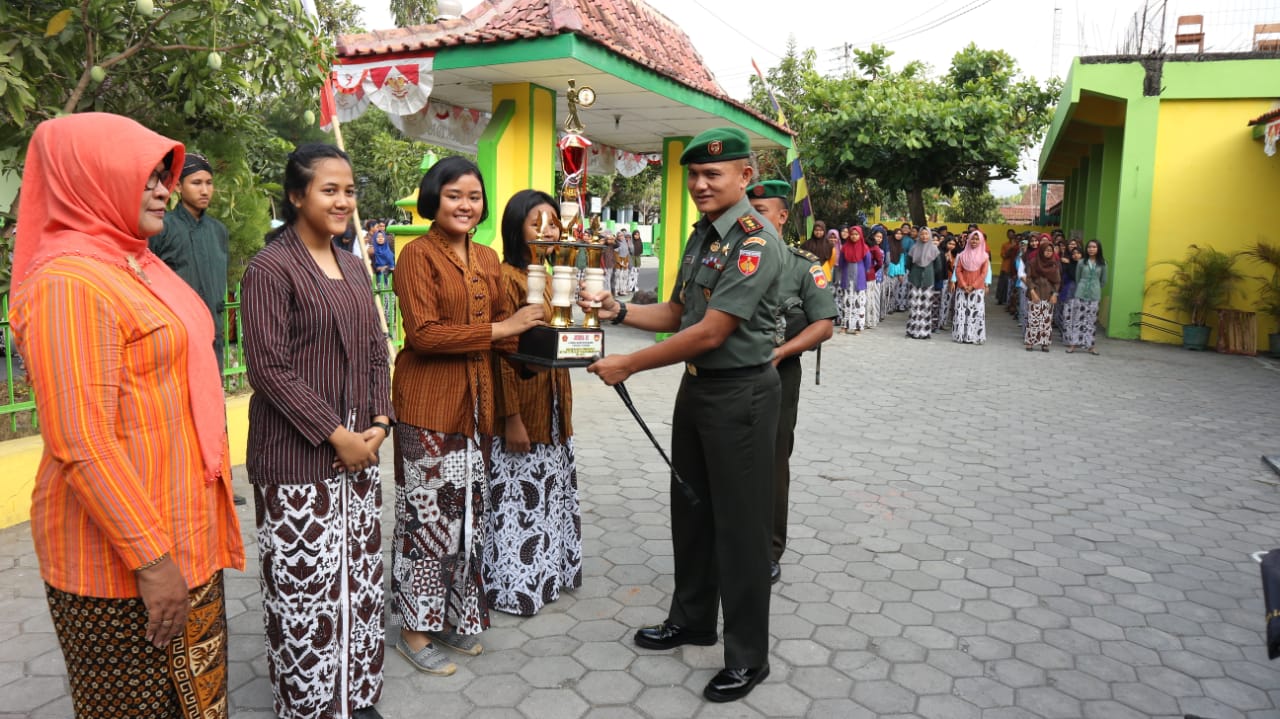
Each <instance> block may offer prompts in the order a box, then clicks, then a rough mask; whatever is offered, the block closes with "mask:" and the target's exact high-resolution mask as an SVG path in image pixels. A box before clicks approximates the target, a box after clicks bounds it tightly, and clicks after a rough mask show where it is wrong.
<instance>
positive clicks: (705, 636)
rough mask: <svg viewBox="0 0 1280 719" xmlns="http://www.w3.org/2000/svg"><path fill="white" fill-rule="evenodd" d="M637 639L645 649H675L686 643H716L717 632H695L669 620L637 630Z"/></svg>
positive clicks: (708, 644)
mask: <svg viewBox="0 0 1280 719" xmlns="http://www.w3.org/2000/svg"><path fill="white" fill-rule="evenodd" d="M635 641H636V646H638V647H644V648H645V649H675V648H676V647H679V646H683V645H685V644H697V645H700V646H704V647H707V646H711V645H712V644H715V643H716V633H715V632H695V631H693V630H691V629H685V628H684V627H682V626H680V625H679V624H672V623H671V622H669V621H667V622H663V623H661V624H655V625H653V626H652V627H645V628H643V629H640V630H637V631H636V637H635Z"/></svg>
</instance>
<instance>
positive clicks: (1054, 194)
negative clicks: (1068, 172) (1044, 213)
mask: <svg viewBox="0 0 1280 719" xmlns="http://www.w3.org/2000/svg"><path fill="white" fill-rule="evenodd" d="M1041 187H1044V185H1041V184H1040V183H1039V182H1034V183H1032V184H1030V185H1028V186H1027V189H1025V190H1023V191H1022V200H1021V201H1020V202H1019V203H1018V204H1019V205H1032V206H1034V207H1035V208H1036V210H1037V211H1039V209H1040V188H1041ZM1063 190H1064V188H1063V185H1062V183H1060V182H1055V183H1052V184H1050V185H1049V197H1048V198H1047V200H1046V202H1045V203H1044V204H1045V207H1046V208H1047V207H1052V206H1053V205H1055V204H1057V203H1059V202H1062V194H1063Z"/></svg>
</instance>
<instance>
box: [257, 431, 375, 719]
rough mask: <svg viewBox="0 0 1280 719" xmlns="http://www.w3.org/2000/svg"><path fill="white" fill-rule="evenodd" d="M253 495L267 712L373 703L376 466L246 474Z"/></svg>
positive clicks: (345, 710) (314, 713)
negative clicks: (294, 477)
mask: <svg viewBox="0 0 1280 719" xmlns="http://www.w3.org/2000/svg"><path fill="white" fill-rule="evenodd" d="M396 432H397V433H399V432H400V430H399V429H397V430H396ZM253 499H254V508H255V512H256V518H257V526H258V551H259V553H260V555H261V557H260V560H259V561H260V565H261V571H262V578H261V584H262V612H263V623H264V624H265V625H266V634H267V669H268V674H269V679H270V682H271V693H272V699H273V704H274V707H275V713H276V716H278V717H281V718H282V719H329V718H330V717H340V716H350V715H351V713H352V712H353V711H355V710H357V709H363V708H365V707H370V706H373V705H374V704H375V703H377V701H378V699H379V698H380V697H381V695H382V663H383V658H384V656H385V651H386V646H385V645H386V641H385V638H386V626H385V624H386V622H385V614H384V612H385V602H384V597H383V589H382V582H383V565H382V523H381V514H382V482H381V480H380V477H379V472H378V468H377V467H371V468H369V469H367V470H365V471H363V472H358V473H346V472H343V473H341V474H338V475H337V476H335V477H332V478H330V479H326V480H323V481H320V482H309V483H306V484H255V485H254V487H253Z"/></svg>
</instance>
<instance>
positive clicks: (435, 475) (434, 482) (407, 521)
mask: <svg viewBox="0 0 1280 719" xmlns="http://www.w3.org/2000/svg"><path fill="white" fill-rule="evenodd" d="M395 440H396V458H395V462H396V528H395V534H394V538H393V540H392V542H393V544H392V547H391V593H392V602H391V613H392V617H393V619H397V620H399V621H400V622H402V623H403V625H404V627H405V628H406V629H409V630H412V631H418V632H438V631H442V630H444V629H446V628H453V629H456V630H457V632H458V633H459V634H479V633H480V632H482V631H484V630H485V629H486V628H488V626H489V608H488V605H487V604H486V603H485V599H484V591H483V587H484V585H483V580H482V579H481V568H480V563H481V561H482V559H483V556H484V542H485V538H484V534H485V515H486V514H487V513H488V511H489V508H488V494H489V493H488V487H487V485H488V477H489V452H490V449H491V446H492V440H491V439H490V438H489V437H486V436H482V435H477V436H475V437H467V436H466V435H462V434H446V433H444V432H434V431H432V430H429V429H423V428H421V427H414V426H413V425H409V424H405V423H404V422H400V423H399V424H397V425H396V431H395Z"/></svg>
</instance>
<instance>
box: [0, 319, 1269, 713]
mask: <svg viewBox="0 0 1280 719" xmlns="http://www.w3.org/2000/svg"><path fill="white" fill-rule="evenodd" d="M903 319H904V315H902V314H897V315H893V316H892V317H890V319H889V321H888V323H887V324H886V325H882V326H881V327H880V328H878V329H876V330H872V331H869V332H864V333H863V334H862V335H861V336H857V337H853V336H848V337H846V336H837V337H835V338H833V340H832V341H831V342H829V343H828V344H827V346H826V348H825V349H824V351H823V371H822V384H821V386H815V385H814V382H813V380H814V371H813V360H814V358H813V355H812V354H810V355H808V356H807V357H806V358H805V360H804V362H805V384H804V388H803V395H802V409H801V415H800V424H799V427H798V428H797V442H796V445H797V450H796V456H795V458H794V460H793V462H792V466H793V472H794V480H793V481H794V486H793V488H792V506H791V541H790V546H789V549H788V551H787V554H786V556H785V557H784V561H783V579H782V582H781V583H780V584H779V585H777V586H776V588H775V592H774V595H773V603H772V619H771V625H770V634H771V640H770V641H771V646H772V652H771V661H772V669H773V671H772V675H771V676H770V678H769V679H768V680H767V681H766V682H765V683H764V684H762V685H761V686H760V687H758V688H757V689H756V690H755V692H753V693H752V694H751V695H750V696H749V697H748V698H747V699H746V700H744V701H742V702H738V703H735V704H729V705H715V704H710V703H706V702H704V701H703V700H702V699H701V695H700V693H701V689H702V687H703V685H704V684H705V683H706V681H707V680H708V679H709V678H710V677H711V675H712V674H713V673H714V672H715V671H716V670H717V669H718V668H719V667H720V664H721V659H722V655H721V652H722V647H720V646H714V647H686V648H684V649H681V650H677V651H674V652H669V653H661V652H650V651H645V650H640V649H637V648H636V647H634V646H633V645H632V643H631V640H630V635H631V632H632V630H633V628H634V627H636V626H639V625H642V624H647V623H653V622H657V621H660V620H661V619H663V618H664V616H665V612H666V607H667V604H668V601H669V595H670V592H671V589H672V580H671V544H670V539H669V530H668V514H667V489H666V488H667V484H668V479H667V474H666V472H665V467H664V465H663V463H662V460H661V459H660V458H659V456H658V455H657V453H656V452H655V451H654V450H653V449H652V447H650V446H649V444H648V442H647V441H646V440H645V439H644V437H643V435H641V433H640V432H639V430H638V429H637V428H636V427H635V425H634V423H633V421H632V419H631V417H630V415H628V414H627V412H626V410H625V409H624V408H623V406H622V404H621V402H620V401H619V400H618V398H617V397H616V396H615V394H614V392H613V391H612V390H610V389H609V388H607V387H604V386H603V385H601V384H600V383H599V382H598V381H596V380H595V378H594V377H588V376H586V375H576V376H575V380H576V384H575V392H576V397H575V400H576V401H575V411H576V416H575V418H574V425H575V427H576V429H577V430H578V436H577V438H576V441H577V448H578V459H579V481H580V484H581V496H582V510H583V534H584V537H585V552H584V553H585V556H586V560H585V567H584V573H585V580H584V584H583V586H582V588H581V589H578V590H576V591H573V592H569V593H567V594H566V595H563V596H562V597H561V598H560V600H559V601H557V602H555V603H554V604H552V605H549V606H547V607H546V608H545V609H543V611H542V612H541V614H539V615H538V616H537V617H535V618H531V619H521V618H517V617H510V616H506V615H502V614H495V615H494V616H493V628H492V629H490V630H489V631H488V632H486V633H485V635H484V643H485V646H486V651H485V653H484V654H483V655H482V656H480V657H476V658H460V659H459V661H458V665H459V669H458V672H457V674H455V675H454V676H452V677H449V678H436V677H429V676H426V675H422V674H418V673H417V672H415V671H414V670H412V669H411V668H410V667H409V665H408V664H407V663H406V662H405V661H404V659H403V658H402V657H400V656H399V655H398V654H396V653H395V652H394V651H390V652H388V654H387V662H386V675H387V678H386V689H385V693H384V695H383V699H382V702H381V704H380V705H379V709H380V710H381V711H382V713H383V715H384V716H386V717H388V718H389V719H401V718H408V717H418V716H431V717H464V716H465V717H471V718H473V719H484V718H488V717H494V718H497V717H528V718H529V719H556V718H558V717H568V718H574V717H582V716H590V717H601V718H604V717H616V718H623V717H651V718H653V719H667V718H669V717H699V718H703V717H706V718H711V717H744V716H745V717H758V716H762V717H784V716H808V717H843V718H846V719H862V718H865V717H876V716H879V717H923V718H925V719H970V718H973V719H978V718H980V719H1023V718H1026V719H1031V718H1036V717H1043V718H1045V719H1054V718H1058V717H1066V718H1077V717H1084V718H1087V719H1126V718H1129V717H1148V716H1153V717H1174V716H1176V717H1181V716H1182V715H1183V714H1184V713H1191V714H1198V715H1201V716H1204V717H1210V718H1212V719H1242V718H1248V719H1260V718H1261V717H1276V716H1280V709H1278V708H1280V681H1278V679H1280V673H1277V670H1276V669H1275V668H1274V667H1273V666H1272V665H1270V664H1269V663H1268V662H1267V659H1266V652H1265V649H1264V647H1263V644H1262V642H1263V605H1262V591H1261V588H1260V585H1259V580H1258V569H1257V565H1256V564H1255V563H1254V562H1253V561H1252V560H1251V559H1250V558H1249V554H1250V553H1251V552H1254V551H1256V550H1258V549H1266V548H1271V547H1273V546H1276V545H1277V544H1280V540H1278V539H1277V538H1278V537H1280V487H1278V486H1277V484H1276V480H1277V479H1280V478H1277V477H1275V476H1274V475H1272V474H1271V473H1270V472H1269V470H1266V469H1264V468H1263V466H1262V465H1261V463H1260V461H1259V456H1260V455H1262V454H1263V453H1264V452H1275V451H1276V450H1277V449H1280V419H1278V418H1277V414H1276V411H1277V407H1280V364H1277V363H1276V362H1274V361H1271V360H1266V359H1254V358H1245V357H1228V356H1220V355H1216V354H1198V353H1192V352H1187V351H1184V350H1182V349H1179V348H1175V347H1168V346H1158V345H1149V344H1140V343H1133V342H1109V341H1105V340H1103V341H1101V343H1100V349H1101V351H1102V355H1101V356H1099V357H1093V356H1089V355H1086V354H1075V355H1067V354H1065V353H1064V352H1063V351H1062V348H1061V347H1060V346H1057V347H1055V348H1054V351H1053V352H1052V353H1050V354H1043V353H1040V352H1034V353H1027V352H1024V351H1022V349H1021V346H1020V343H1019V341H1018V337H1017V335H1016V331H1015V329H1014V327H1013V325H1012V322H1011V321H1010V320H1009V319H1008V317H1007V316H1006V315H1005V314H1004V313H1003V312H998V311H992V312H991V320H992V323H991V324H992V328H991V332H990V334H991V339H990V341H989V342H988V343H987V344H986V345H985V346H962V345H957V344H954V343H952V342H951V341H950V340H949V338H948V337H947V336H945V335H937V336H935V337H934V339H932V340H930V341H927V342H925V341H918V340H909V339H906V338H905V337H904V336H903V332H902V330H903ZM608 332H609V334H608V346H609V347H610V348H611V349H613V350H615V351H625V350H628V349H632V348H635V347H638V346H640V345H641V344H643V343H645V342H647V341H648V339H649V337H648V336H647V335H645V334H643V333H640V332H637V331H632V330H627V329H617V328H610V329H609V331H608ZM679 376H680V370H679V369H676V368H667V369H664V370H659V371H655V372H650V373H646V374H642V375H639V376H636V377H634V378H633V379H631V380H630V381H629V382H628V385H629V387H630V390H631V394H632V396H633V397H634V398H635V401H636V404H637V406H638V407H639V408H640V410H641V412H642V413H643V415H644V416H645V417H646V418H647V419H648V420H649V422H650V423H651V425H652V426H653V428H654V431H655V433H656V434H657V435H658V436H659V437H661V438H662V441H663V442H664V444H665V443H666V436H667V434H668V433H669V430H670V413H671V403H672V399H673V396H674V391H675V386H676V384H677V382H678V381H679ZM390 454H391V453H390V451H389V450H388V451H386V452H384V456H385V457H386V458H387V459H388V462H386V463H384V465H383V469H384V477H386V479H385V481H384V494H385V497H386V504H385V505H384V509H383V522H384V524H383V529H384V533H389V532H390V530H391V526H392V521H393V516H392V508H391V498H392V489H393V482H392V481H391V476H392V475H391V467H390V462H389V459H390ZM238 472H239V474H238V479H237V484H238V488H239V491H240V492H241V493H242V494H248V492H247V485H246V484H245V483H244V476H243V469H242V468H240V469H239V470H238ZM239 511H240V519H241V522H242V525H243V529H244V534H245V541H246V544H247V545H248V548H249V561H250V567H249V569H248V571H247V572H245V573H243V574H240V573H234V572H233V573H229V574H228V575H227V594H228V607H227V610H228V619H229V625H230V633H231V641H230V657H231V662H232V663H231V668H230V687H231V702H232V707H233V715H234V716H236V717H244V718H246V719H249V718H251V717H269V716H271V710H270V708H271V695H270V691H269V688H268V685H267V680H266V678H265V677H266V672H267V668H266V662H265V659H264V650H263V645H262V614H261V607H260V601H259V593H258V579H257V571H256V566H255V563H256V561H257V556H256V549H255V546H254V540H253V531H252V530H253V513H252V509H251V508H241V509H240V510H239ZM65 692H66V684H65V679H64V668H63V662H62V656H61V653H60V652H59V649H58V646H57V642H56V640H55V638H54V635H53V634H52V627H51V625H50V621H49V614H48V610H47V607H46V605H45V602H44V595H43V589H42V584H41V582H40V579H39V575H38V572H37V568H36V563H35V557H34V555H33V553H32V548H31V539H30V532H29V529H28V527H27V525H25V524H24V525H19V526H17V527H12V528H9V529H5V530H0V718H7V717H19V716H22V717H69V716H70V715H71V709H70V703H69V701H68V700H67V698H66V697H65Z"/></svg>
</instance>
